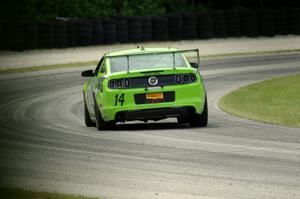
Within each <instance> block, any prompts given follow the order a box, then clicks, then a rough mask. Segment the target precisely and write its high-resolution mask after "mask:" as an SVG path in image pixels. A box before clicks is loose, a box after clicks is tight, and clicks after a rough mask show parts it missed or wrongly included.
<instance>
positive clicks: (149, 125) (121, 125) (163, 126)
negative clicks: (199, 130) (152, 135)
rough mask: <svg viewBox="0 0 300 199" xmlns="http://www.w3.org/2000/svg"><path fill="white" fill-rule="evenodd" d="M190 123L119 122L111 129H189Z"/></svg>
mask: <svg viewBox="0 0 300 199" xmlns="http://www.w3.org/2000/svg"><path fill="white" fill-rule="evenodd" d="M189 128H190V126H189V125H188V124H179V123H177V122H174V123H172V122H159V123H152V122H151V123H118V124H116V125H114V127H113V128H111V129H109V130H117V131H128V130H137V131H138V130H166V129H189Z"/></svg>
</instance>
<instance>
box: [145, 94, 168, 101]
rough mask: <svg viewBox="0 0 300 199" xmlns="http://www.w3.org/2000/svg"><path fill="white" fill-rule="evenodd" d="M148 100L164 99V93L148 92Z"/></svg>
mask: <svg viewBox="0 0 300 199" xmlns="http://www.w3.org/2000/svg"><path fill="white" fill-rule="evenodd" d="M146 99H147V100H162V99H164V94H163V93H147V94H146Z"/></svg>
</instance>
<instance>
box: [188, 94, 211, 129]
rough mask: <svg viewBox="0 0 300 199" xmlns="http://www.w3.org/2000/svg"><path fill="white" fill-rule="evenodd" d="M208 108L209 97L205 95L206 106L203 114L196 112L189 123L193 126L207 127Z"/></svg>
mask: <svg viewBox="0 0 300 199" xmlns="http://www.w3.org/2000/svg"><path fill="white" fill-rule="evenodd" d="M207 120H208V110H207V98H206V96H205V103H204V108H203V111H202V113H201V114H197V113H196V114H195V115H193V117H192V118H191V119H190V121H189V123H190V126H191V127H205V126H207Z"/></svg>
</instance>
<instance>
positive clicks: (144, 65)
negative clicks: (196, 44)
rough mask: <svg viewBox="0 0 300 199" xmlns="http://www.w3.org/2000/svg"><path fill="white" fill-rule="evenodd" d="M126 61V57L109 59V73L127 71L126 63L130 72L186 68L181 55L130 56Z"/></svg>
mask: <svg viewBox="0 0 300 199" xmlns="http://www.w3.org/2000/svg"><path fill="white" fill-rule="evenodd" d="M128 59H129V60H128V61H127V56H121V57H110V58H109V61H110V71H111V73H115V72H121V71H127V63H129V71H130V70H142V69H155V68H173V67H174V61H175V67H188V65H187V63H186V61H185V59H184V58H183V55H182V54H181V53H175V54H174V56H173V54H172V53H170V54H169V53H167V54H149V55H130V56H129V58H128Z"/></svg>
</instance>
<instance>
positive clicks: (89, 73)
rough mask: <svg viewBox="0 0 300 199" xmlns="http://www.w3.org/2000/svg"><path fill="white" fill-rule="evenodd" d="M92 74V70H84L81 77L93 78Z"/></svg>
mask: <svg viewBox="0 0 300 199" xmlns="http://www.w3.org/2000/svg"><path fill="white" fill-rule="evenodd" d="M93 76H94V72H93V70H85V71H82V72H81V77H93Z"/></svg>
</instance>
